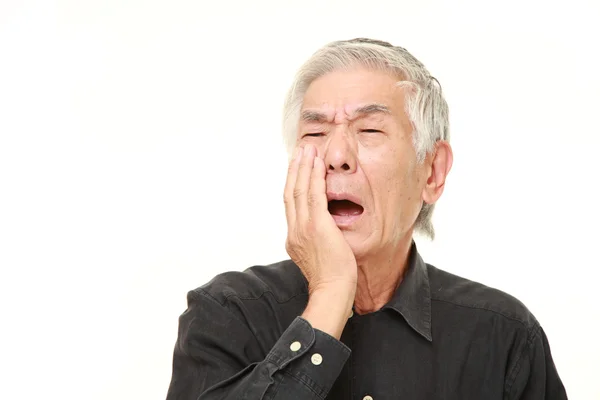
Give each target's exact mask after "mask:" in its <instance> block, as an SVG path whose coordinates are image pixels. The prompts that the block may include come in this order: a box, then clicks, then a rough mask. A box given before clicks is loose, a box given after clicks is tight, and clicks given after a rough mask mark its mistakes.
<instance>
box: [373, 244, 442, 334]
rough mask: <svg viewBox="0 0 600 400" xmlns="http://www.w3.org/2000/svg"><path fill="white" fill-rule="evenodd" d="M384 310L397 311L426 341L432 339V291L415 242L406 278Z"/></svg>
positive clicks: (409, 257)
mask: <svg viewBox="0 0 600 400" xmlns="http://www.w3.org/2000/svg"><path fill="white" fill-rule="evenodd" d="M384 308H391V309H393V310H395V311H397V312H398V313H399V314H400V315H402V317H403V318H404V319H405V320H406V322H407V323H408V325H410V327H411V328H413V329H414V330H415V331H417V332H418V333H419V334H420V335H421V336H423V337H424V338H425V339H427V340H429V341H430V342H431V341H432V337H431V291H430V288H429V276H428V274H427V266H426V265H425V262H424V261H423V259H422V258H421V256H420V255H419V252H418V251H417V245H416V244H415V242H414V241H413V243H412V245H411V248H410V253H409V256H408V263H407V266H406V271H405V273H404V278H403V279H402V282H400V285H399V286H398V289H396V292H395V293H394V296H393V297H392V299H391V300H390V302H389V303H388V304H386V305H385V307H384Z"/></svg>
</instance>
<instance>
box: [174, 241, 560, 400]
mask: <svg viewBox="0 0 600 400" xmlns="http://www.w3.org/2000/svg"><path fill="white" fill-rule="evenodd" d="M307 302H308V294H307V281H306V279H305V277H304V276H303V275H302V273H301V271H300V269H299V268H298V267H297V266H296V265H295V264H294V263H293V262H292V261H291V260H287V261H282V262H279V263H276V264H272V265H268V266H254V267H252V268H249V269H247V270H246V271H244V272H227V273H224V274H221V275H218V276H217V277H215V278H214V279H213V280H212V281H210V282H209V283H207V284H206V285H204V286H202V287H200V288H198V289H196V290H193V291H191V292H189V293H188V304H189V306H188V308H187V310H186V311H185V312H184V313H183V314H182V315H181V317H180V320H179V334H178V339H177V343H176V345H175V352H174V358H173V376H172V380H171V384H170V387H169V391H168V394H167V400H176V399H177V400H182V399H194V400H198V399H199V400H216V399H221V400H224V399H227V400H240V399H248V400H259V399H262V400H267V399H270V400H309V399H335V400H338V399H339V400H352V399H356V400H371V399H373V400H384V399H386V400H387V399H411V400H412V399H444V400H451V399H456V400H469V399H477V400H483V399H484V400H495V399H498V400H500V399H527V400H529V399H536V400H537V399H566V398H567V396H566V393H565V389H564V387H563V384H562V382H561V380H560V378H559V376H558V373H557V371H556V368H555V366H554V363H553V361H552V356H551V354H550V348H549V346H548V341H547V339H546V335H545V334H544V331H543V330H542V328H541V327H540V325H539V323H538V321H537V320H536V319H535V318H534V316H533V315H532V314H531V313H530V312H529V311H528V310H527V308H526V307H525V306H524V305H523V304H522V303H521V302H519V301H518V300H517V299H515V298H513V297H511V296H509V295H507V294H505V293H503V292H501V291H499V290H495V289H492V288H489V287H486V286H484V285H481V284H479V283H475V282H472V281H469V280H467V279H464V278H460V277H458V276H455V275H452V274H450V273H448V272H444V271H442V270H440V269H437V268H435V267H433V266H431V265H429V264H425V263H424V262H423V260H422V259H421V257H420V256H419V254H418V252H417V250H416V246H415V245H414V243H413V246H412V249H411V254H410V257H409V262H408V266H407V270H406V273H405V275H404V278H403V280H402V282H401V284H400V285H399V286H398V289H397V291H396V293H395V294H394V296H393V298H392V299H391V300H390V302H389V303H388V304H386V305H385V306H384V307H383V308H382V309H380V310H379V311H376V312H373V313H370V314H365V315H357V314H353V315H351V316H350V317H349V319H348V323H347V324H346V326H345V328H344V331H343V334H342V337H341V340H340V341H338V340H336V339H335V338H333V337H331V336H329V335H327V334H326V333H324V332H321V331H319V330H317V329H313V328H312V327H311V325H310V324H309V323H308V321H306V320H304V319H303V318H301V317H300V315H301V314H302V313H303V311H304V309H305V307H306V305H307Z"/></svg>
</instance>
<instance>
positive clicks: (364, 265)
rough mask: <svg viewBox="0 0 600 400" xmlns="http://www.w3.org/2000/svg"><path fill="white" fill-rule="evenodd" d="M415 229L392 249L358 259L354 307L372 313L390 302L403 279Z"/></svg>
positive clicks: (362, 311)
mask: <svg viewBox="0 0 600 400" xmlns="http://www.w3.org/2000/svg"><path fill="white" fill-rule="evenodd" d="M411 245H412V232H411V234H409V235H407V236H406V237H404V238H402V239H401V240H400V241H399V242H398V243H395V245H393V246H390V247H389V248H388V249H384V250H383V251H378V252H377V254H375V255H373V256H369V257H365V259H364V260H360V261H358V283H357V287H356V296H355V298H354V311H355V312H356V313H358V314H368V313H371V312H374V311H377V310H379V309H381V308H382V307H383V306H384V305H386V304H387V303H388V302H389V301H390V299H391V298H392V296H393V295H394V293H395V292H396V289H397V288H398V285H400V282H402V277H403V276H404V272H405V270H406V267H407V265H408V256H409V253H410V248H411Z"/></svg>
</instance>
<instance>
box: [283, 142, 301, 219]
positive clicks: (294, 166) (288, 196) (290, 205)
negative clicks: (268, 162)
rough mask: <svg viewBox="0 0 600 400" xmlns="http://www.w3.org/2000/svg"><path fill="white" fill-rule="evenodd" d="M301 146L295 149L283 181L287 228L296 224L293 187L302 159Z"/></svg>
mask: <svg viewBox="0 0 600 400" xmlns="http://www.w3.org/2000/svg"><path fill="white" fill-rule="evenodd" d="M302 150H303V149H302V147H299V148H297V149H296V154H295V155H294V158H293V159H292V161H291V162H290V165H289V167H288V174H287V178H286V181H285V189H284V191H283V202H284V204H285V217H286V219H287V223H288V228H292V227H294V226H295V224H296V205H295V204H294V202H295V200H294V188H295V187H296V178H297V176H298V167H299V166H300V160H301V159H302Z"/></svg>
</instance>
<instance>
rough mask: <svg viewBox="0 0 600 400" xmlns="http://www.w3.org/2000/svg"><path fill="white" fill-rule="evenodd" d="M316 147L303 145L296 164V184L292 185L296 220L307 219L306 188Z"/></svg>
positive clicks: (308, 183) (308, 184)
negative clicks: (299, 158)
mask: <svg viewBox="0 0 600 400" xmlns="http://www.w3.org/2000/svg"><path fill="white" fill-rule="evenodd" d="M315 154H316V149H315V147H314V146H312V145H306V146H304V151H303V153H302V157H301V160H300V165H299V166H298V174H297V176H296V186H295V187H294V206H295V208H296V220H297V221H308V218H309V211H308V188H309V186H310V177H311V175H312V170H313V164H314V158H315Z"/></svg>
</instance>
